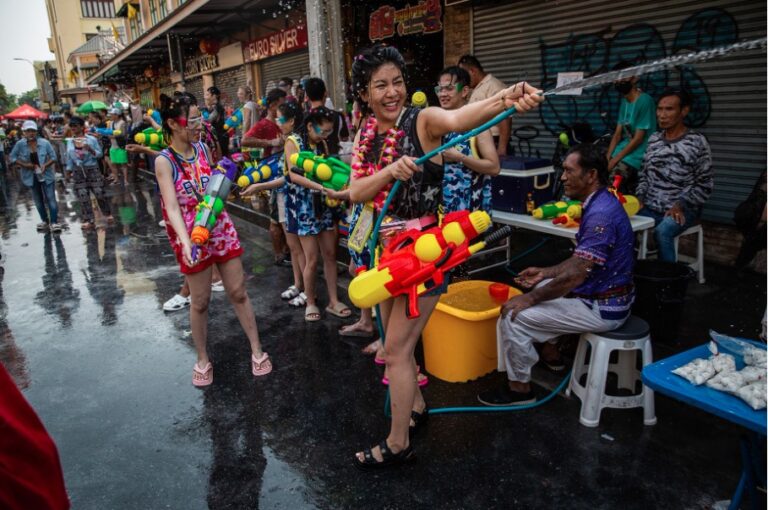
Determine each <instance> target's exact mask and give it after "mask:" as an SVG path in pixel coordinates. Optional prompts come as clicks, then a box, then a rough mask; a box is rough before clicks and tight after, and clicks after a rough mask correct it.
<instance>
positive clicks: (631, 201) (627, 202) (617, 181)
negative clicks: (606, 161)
mask: <svg viewBox="0 0 768 510" xmlns="http://www.w3.org/2000/svg"><path fill="white" fill-rule="evenodd" d="M623 179H624V178H623V177H622V176H621V175H620V174H616V175H614V176H613V185H612V186H611V187H609V188H608V191H610V192H611V193H613V195H614V196H615V197H616V198H617V199H618V200H619V203H620V204H621V206H622V207H623V208H624V210H625V211H626V212H627V216H634V215H635V214H637V211H639V210H640V202H639V201H638V200H637V197H635V196H632V195H624V194H623V193H621V192H620V191H619V186H621V181H622V180H623Z"/></svg>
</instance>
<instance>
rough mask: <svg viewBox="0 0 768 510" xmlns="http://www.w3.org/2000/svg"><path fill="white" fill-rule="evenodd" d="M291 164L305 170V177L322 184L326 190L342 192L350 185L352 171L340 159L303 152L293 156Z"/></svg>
mask: <svg viewBox="0 0 768 510" xmlns="http://www.w3.org/2000/svg"><path fill="white" fill-rule="evenodd" d="M290 162H291V165H292V166H295V167H297V168H300V169H302V170H304V177H306V178H307V179H312V180H313V181H315V182H318V183H320V184H322V185H323V187H324V188H328V189H332V190H334V191H341V190H342V189H344V187H345V186H346V185H347V184H349V177H350V174H351V173H352V169H351V168H350V167H349V165H348V164H346V163H344V162H343V161H341V160H340V159H336V158H332V157H331V158H324V157H321V156H318V155H317V154H315V153H314V152H310V151H302V152H297V153H294V154H291V158H290Z"/></svg>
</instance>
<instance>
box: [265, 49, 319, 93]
mask: <svg viewBox="0 0 768 510" xmlns="http://www.w3.org/2000/svg"><path fill="white" fill-rule="evenodd" d="M307 75H309V52H308V51H299V52H296V53H291V54H288V55H281V56H279V57H275V58H270V59H267V60H264V61H263V62H262V63H261V90H263V91H264V93H267V92H268V91H267V83H269V82H270V81H274V82H275V84H277V82H278V81H280V78H283V77H287V78H291V79H294V80H300V79H301V78H302V76H307Z"/></svg>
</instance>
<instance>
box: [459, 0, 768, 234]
mask: <svg viewBox="0 0 768 510" xmlns="http://www.w3.org/2000/svg"><path fill="white" fill-rule="evenodd" d="M473 14H474V18H473V19H474V21H473V32H474V54H475V55H476V56H477V58H478V59H479V60H480V62H481V63H482V65H483V67H484V68H485V69H486V71H488V72H491V73H493V75H494V76H496V77H498V78H499V79H501V80H502V81H504V82H506V83H512V82H513V81H517V80H521V79H525V80H528V81H531V82H533V83H535V84H537V85H539V84H540V85H542V86H543V87H544V88H545V89H547V88H551V87H552V86H554V84H555V82H556V80H557V73H558V72H566V71H584V75H585V76H591V75H594V74H599V73H600V72H603V71H606V70H609V69H611V68H612V67H613V66H614V65H615V64H616V63H617V62H619V61H620V60H630V61H643V60H652V59H656V58H660V57H664V56H668V55H673V54H678V53H684V52H689V51H693V50H702V49H707V48H713V47H718V46H722V45H725V44H729V43H731V42H735V41H737V40H748V39H755V38H758V37H765V33H766V10H765V2H763V1H754V0H749V1H722V0H720V1H714V0H710V1H699V0H684V1H683V0H679V1H659V2H646V3H637V2H634V1H627V0H615V1H606V0H587V1H583V2H578V3H576V2H555V1H545V2H541V3H539V4H537V7H536V9H533V10H531V9H530V8H528V6H527V4H525V3H521V2H515V3H509V4H503V5H498V4H497V5H492V4H490V3H487V4H481V5H475V7H474V12H473ZM505 20H506V21H505ZM518 20H520V21H518ZM502 27H503V28H502ZM681 71H682V73H681ZM765 76H766V58H765V54H761V53H759V52H752V53H746V54H743V55H739V56H736V57H730V58H727V59H721V60H713V61H710V62H704V63H697V64H696V65H695V66H692V67H691V66H688V67H686V68H684V69H682V70H673V71H669V72H668V73H658V74H654V75H647V76H646V77H644V78H643V79H641V85H642V86H643V88H644V90H646V91H647V92H648V93H650V94H651V95H652V96H654V97H658V94H659V93H660V92H661V90H662V89H663V88H665V87H666V86H669V87H680V86H681V83H684V84H685V85H686V88H687V89H688V90H689V91H690V92H692V93H693V95H694V99H695V100H696V103H695V104H694V107H693V108H692V111H691V114H690V115H689V120H691V121H692V122H693V126H694V128H695V129H697V130H698V131H700V132H702V133H704V134H705V135H706V136H707V137H708V139H709V142H710V144H711V146H712V154H713V160H714V169H715V191H714V194H713V195H712V197H711V198H710V199H709V202H708V203H707V205H706V207H705V209H704V218H705V219H708V220H711V221H717V222H722V223H729V222H731V218H732V216H733V210H734V208H735V207H736V205H737V204H739V203H740V202H741V201H742V200H743V199H744V198H745V197H746V196H747V195H748V194H749V192H750V191H751V189H752V186H753V185H754V183H755V181H756V180H757V178H758V177H759V175H760V173H761V172H762V170H763V169H764V168H765V161H766V160H765V154H766V117H765V104H766V82H765ZM617 111H618V94H617V93H616V92H614V91H613V90H612V89H611V87H610V86H606V87H604V88H603V89H593V90H591V91H585V93H584V95H583V96H581V97H575V98H574V96H570V98H569V97H559V98H550V99H548V101H547V106H546V107H544V108H542V109H541V110H540V111H539V112H537V113H536V114H532V115H528V116H526V117H525V118H519V119H513V129H515V128H516V127H520V126H524V125H532V126H534V127H536V128H537V129H538V130H539V135H538V136H537V137H536V138H534V139H533V140H532V141H531V142H532V146H533V148H534V150H536V149H538V150H539V151H540V152H541V156H542V157H547V158H548V157H550V156H551V155H552V151H553V148H554V144H555V133H557V132H559V127H558V124H559V123H560V122H563V123H566V124H570V123H572V122H574V121H576V120H581V119H587V120H588V121H589V122H590V124H591V125H592V129H593V130H594V131H595V134H596V135H601V134H603V133H605V132H606V131H608V130H609V129H610V128H611V126H613V125H614V121H613V119H615V117H616V113H617ZM603 114H605V115H603ZM515 142H516V140H515V139H514V138H513V143H515Z"/></svg>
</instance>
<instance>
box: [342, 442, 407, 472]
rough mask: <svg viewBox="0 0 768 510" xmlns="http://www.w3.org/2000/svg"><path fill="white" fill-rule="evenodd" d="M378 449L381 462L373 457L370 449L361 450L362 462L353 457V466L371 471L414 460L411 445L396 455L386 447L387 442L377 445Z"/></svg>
mask: <svg viewBox="0 0 768 510" xmlns="http://www.w3.org/2000/svg"><path fill="white" fill-rule="evenodd" d="M379 449H380V450H381V460H380V461H379V460H376V457H374V456H373V451H372V450H371V448H367V449H365V450H363V460H360V459H359V458H358V457H357V455H355V466H357V467H358V468H360V469H364V470H372V469H385V468H390V467H396V466H400V465H403V464H407V463H409V462H413V461H414V460H416V455H415V454H414V453H413V445H408V448H405V449H403V450H401V451H399V452H397V453H393V452H392V450H390V449H389V446H387V440H386V439H385V440H384V441H382V442H381V443H379Z"/></svg>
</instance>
